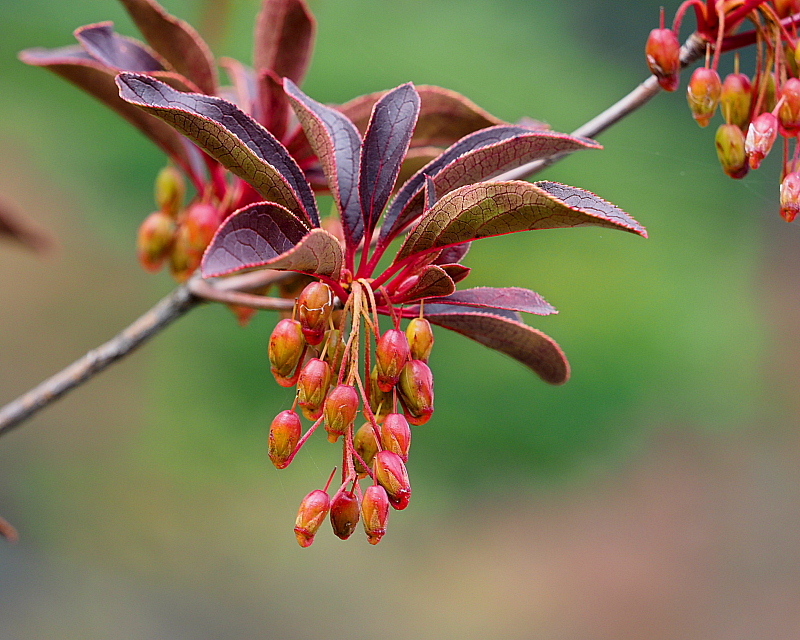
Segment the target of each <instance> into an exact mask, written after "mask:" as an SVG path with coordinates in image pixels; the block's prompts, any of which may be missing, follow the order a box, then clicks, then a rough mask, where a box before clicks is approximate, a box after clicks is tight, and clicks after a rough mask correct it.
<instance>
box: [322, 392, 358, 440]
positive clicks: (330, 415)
mask: <svg viewBox="0 0 800 640" xmlns="http://www.w3.org/2000/svg"><path fill="white" fill-rule="evenodd" d="M358 405H359V397H358V391H356V388H355V387H354V386H352V385H349V384H340V385H339V386H338V387H335V388H334V389H333V390H332V391H331V392H330V393H329V394H328V397H327V398H325V407H324V413H325V431H327V432H328V440H329V441H330V442H336V441H337V440H338V439H339V436H343V435H344V434H345V432H346V431H347V429H348V427H350V426H351V425H352V424H353V422H355V419H356V414H358Z"/></svg>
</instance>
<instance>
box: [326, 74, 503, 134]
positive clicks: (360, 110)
mask: <svg viewBox="0 0 800 640" xmlns="http://www.w3.org/2000/svg"><path fill="white" fill-rule="evenodd" d="M417 92H418V93H419V97H420V113H419V119H418V121H417V126H416V129H415V130H414V135H413V137H412V138H411V146H412V147H424V146H434V147H449V146H450V145H451V144H453V143H454V142H455V141H456V140H458V139H460V138H463V137H464V136H465V135H467V134H470V133H472V132H473V131H478V130H479V129H485V128H486V127H491V126H494V125H498V124H503V121H502V120H500V119H498V118H495V117H494V116H493V115H492V114H490V113H489V112H487V111H484V110H483V109H481V108H480V107H479V106H478V105H476V104H475V103H474V102H472V101H471V100H469V99H467V98H465V97H464V96H462V95H461V94H459V93H456V92H455V91H450V90H449V89H443V88H442V87H435V86H430V85H420V86H418V87H417ZM385 94H386V92H385V91H379V92H377V93H371V94H369V95H365V96H361V97H360V98H356V99H355V100H351V101H350V102H346V103H345V104H343V105H341V106H339V107H337V108H338V109H339V110H340V111H341V112H342V113H344V114H345V115H346V116H347V117H348V118H350V120H352V121H353V123H354V124H355V125H356V127H358V130H359V131H361V132H362V133H363V132H364V131H366V129H367V125H368V124H369V117H370V113H371V112H372V107H373V105H374V104H375V103H376V102H377V101H378V100H379V99H380V98H381V97H382V96H384V95H385Z"/></svg>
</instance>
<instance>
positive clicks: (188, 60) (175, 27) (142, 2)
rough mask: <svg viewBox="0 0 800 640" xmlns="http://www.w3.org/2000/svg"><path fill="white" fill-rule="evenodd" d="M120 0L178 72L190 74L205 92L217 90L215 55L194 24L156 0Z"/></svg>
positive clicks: (154, 45)
mask: <svg viewBox="0 0 800 640" xmlns="http://www.w3.org/2000/svg"><path fill="white" fill-rule="evenodd" d="M120 1H121V2H122V4H123V5H124V6H125V8H126V9H127V10H128V13H129V14H130V16H131V18H133V21H134V22H135V23H136V26H137V27H138V28H139V31H141V32H142V35H143V36H144V37H145V39H146V40H147V42H149V43H150V46H152V47H153V49H155V50H156V51H157V52H158V54H159V55H161V56H162V57H163V58H164V59H165V60H166V61H167V62H168V63H169V64H170V65H172V67H173V68H174V69H175V70H176V71H177V72H178V73H180V74H182V75H184V76H186V77H187V78H189V80H191V81H192V82H194V84H196V85H197V86H198V88H199V89H200V90H201V91H202V92H203V93H207V94H214V93H216V92H217V69H216V66H215V64H214V56H213V55H212V54H211V50H210V49H209V48H208V45H207V44H206V43H205V41H204V40H203V39H202V38H201V37H200V34H198V33H197V31H195V29H194V27H192V26H191V25H190V24H188V23H187V22H184V21H183V20H180V19H179V18H176V17H175V16H173V15H170V14H169V13H167V11H166V10H165V9H164V7H162V6H161V5H160V4H158V2H156V0H120ZM128 70H129V71H135V69H128Z"/></svg>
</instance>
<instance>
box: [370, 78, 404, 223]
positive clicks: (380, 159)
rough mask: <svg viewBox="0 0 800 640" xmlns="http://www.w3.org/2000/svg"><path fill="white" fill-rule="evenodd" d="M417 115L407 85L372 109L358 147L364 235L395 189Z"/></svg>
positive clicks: (393, 92)
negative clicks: (359, 152) (360, 145)
mask: <svg viewBox="0 0 800 640" xmlns="http://www.w3.org/2000/svg"><path fill="white" fill-rule="evenodd" d="M417 114H419V95H418V94H417V92H416V90H415V89H414V85H412V84H411V83H407V84H404V85H400V86H399V87H397V88H396V89H393V90H392V91H390V92H389V93H387V94H386V95H385V96H383V97H382V98H381V99H380V100H378V102H376V103H375V108H374V109H373V110H372V118H371V119H370V122H369V126H368V127H367V132H366V133H365V134H364V144H363V145H362V148H361V175H360V178H359V181H358V189H359V197H360V199H361V210H362V211H363V214H364V226H365V229H366V233H370V232H371V231H372V229H374V228H375V223H376V222H377V220H378V217H379V216H380V215H381V213H382V212H383V209H384V207H385V206H386V203H387V202H388V201H389V196H390V195H391V193H392V189H393V188H394V183H395V180H396V179H397V174H398V173H399V171H400V165H401V164H402V163H403V158H405V155H406V151H408V143H409V142H410V141H411V134H412V132H413V131H414V125H415V124H416V122H417Z"/></svg>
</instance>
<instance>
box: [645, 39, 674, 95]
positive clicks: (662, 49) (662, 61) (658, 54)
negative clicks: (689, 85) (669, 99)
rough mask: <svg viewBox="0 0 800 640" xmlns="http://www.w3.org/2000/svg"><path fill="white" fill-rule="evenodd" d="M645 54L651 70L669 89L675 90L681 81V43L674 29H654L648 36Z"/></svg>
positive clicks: (661, 83)
mask: <svg viewBox="0 0 800 640" xmlns="http://www.w3.org/2000/svg"><path fill="white" fill-rule="evenodd" d="M644 52H645V56H646V57H647V66H648V67H650V72H651V73H652V74H653V75H654V76H655V77H656V78H657V79H658V84H660V85H661V87H662V88H663V89H665V90H667V91H675V89H677V88H678V84H679V83H680V78H679V74H680V71H681V43H680V42H678V36H677V35H676V34H675V32H674V31H672V29H653V30H652V31H651V32H650V36H649V37H648V38H647V45H646V46H645V50H644Z"/></svg>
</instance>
